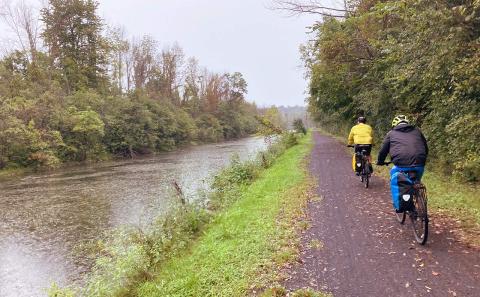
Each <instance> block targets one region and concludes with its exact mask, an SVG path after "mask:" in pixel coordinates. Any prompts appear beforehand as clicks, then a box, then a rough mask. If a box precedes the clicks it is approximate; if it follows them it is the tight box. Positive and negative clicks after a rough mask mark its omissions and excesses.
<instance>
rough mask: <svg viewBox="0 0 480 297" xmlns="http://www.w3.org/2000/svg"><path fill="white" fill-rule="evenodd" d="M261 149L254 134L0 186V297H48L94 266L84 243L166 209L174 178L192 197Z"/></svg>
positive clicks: (138, 223)
mask: <svg viewBox="0 0 480 297" xmlns="http://www.w3.org/2000/svg"><path fill="white" fill-rule="evenodd" d="M264 148H265V143H264V141H263V139H262V138H257V137H252V138H245V139H241V140H237V141H230V142H224V143H220V144H208V145H200V146H194V147H189V148H185V149H180V150H177V151H174V152H169V153H163V154H160V155H157V156H152V157H147V158H139V159H134V160H128V161H125V160H123V161H113V162H105V163H100V164H95V165H88V166H75V167H69V168H62V169H60V170H55V171H53V172H49V173H46V174H34V175H28V176H25V177H22V178H16V179H10V180H6V181H2V182H0V296H1V297H37V296H46V291H45V288H48V287H50V285H51V284H52V282H54V281H55V282H56V283H58V284H60V285H67V284H71V283H72V282H76V281H79V280H81V279H82V276H83V275H84V274H85V273H86V272H87V271H88V268H89V267H90V265H91V259H90V260H89V259H88V257H86V256H85V253H84V252H82V251H81V244H82V243H84V242H86V241H89V240H95V239H100V238H101V236H102V234H104V232H105V231H107V230H109V229H111V228H115V227H119V226H122V225H129V226H131V225H134V226H139V227H141V226H145V225H146V224H148V223H150V222H151V221H152V220H153V218H155V217H157V216H158V215H159V214H161V213H162V212H164V211H165V210H166V209H167V208H168V205H171V201H170V199H171V197H172V195H171V193H172V181H174V180H175V181H176V182H177V183H178V184H179V185H180V187H181V188H182V190H183V191H184V193H185V195H186V196H187V198H188V199H194V197H195V193H197V191H198V189H202V188H206V187H207V186H208V183H209V181H208V178H209V177H211V176H212V174H214V173H215V172H218V171H219V170H220V169H221V168H222V167H225V166H226V165H227V164H228V163H229V162H230V159H231V156H232V155H233V154H238V155H239V156H240V158H241V159H246V158H249V157H251V156H253V155H254V154H255V153H256V152H257V151H259V150H262V149H264ZM79 247H80V248H79Z"/></svg>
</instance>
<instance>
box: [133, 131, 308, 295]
mask: <svg viewBox="0 0 480 297" xmlns="http://www.w3.org/2000/svg"><path fill="white" fill-rule="evenodd" d="M311 144H312V140H311V136H310V135H309V136H308V137H304V138H302V140H301V141H300V144H299V145H296V146H294V147H292V148H290V149H288V150H287V151H286V152H285V153H284V154H283V155H282V156H280V157H279V158H278V159H277V160H276V162H275V163H274V164H273V166H272V167H270V168H269V169H267V170H265V171H264V172H262V173H261V175H260V176H259V178H258V179H257V180H255V182H253V183H252V184H251V185H249V186H242V187H241V188H240V190H241V197H240V199H239V200H238V201H236V202H235V203H234V204H233V205H232V206H231V207H229V208H227V209H226V210H224V211H222V212H221V213H220V214H219V215H217V216H216V218H215V220H214V221H213V222H212V223H211V224H210V225H209V227H208V228H207V229H206V230H205V231H204V234H203V235H202V236H201V237H200V238H199V240H198V241H197V242H196V243H195V244H194V245H193V246H192V248H191V249H189V250H188V251H187V252H185V253H184V254H182V255H180V256H178V257H175V258H173V259H171V260H169V261H168V262H167V263H164V264H163V265H162V266H161V268H160V269H159V270H158V272H157V273H158V275H157V277H156V278H155V279H154V280H152V281H148V282H146V283H144V284H142V285H141V286H139V288H138V289H137V295H138V296H143V297H147V296H148V297H151V296H182V297H185V296H245V295H248V294H254V293H255V290H257V289H258V288H259V287H261V286H262V285H265V284H266V283H265V282H264V281H263V280H262V275H265V272H266V271H270V269H266V267H273V264H274V263H281V262H282V261H283V262H285V261H289V260H291V259H292V257H294V256H295V245H292V246H291V247H290V248H289V247H288V246H289V245H291V240H292V238H293V237H294V236H293V235H292V234H293V233H294V230H293V229H294V225H295V224H293V225H290V226H286V224H285V223H283V224H282V223H279V221H281V222H288V221H290V220H289V219H288V218H291V217H293V216H295V214H300V213H301V212H302V209H304V203H305V201H306V199H303V198H299V197H305V196H306V195H300V194H299V195H298V196H296V195H292V194H295V193H297V192H296V191H300V192H302V193H304V192H305V189H306V183H307V182H308V178H307V173H306V171H305V170H304V166H303V165H302V164H303V162H302V160H304V158H305V156H306V155H307V154H308V152H309V151H310V149H311ZM297 194H298V193H297ZM295 201H297V203H295ZM302 201H304V202H302ZM266 273H267V274H268V273H269V272H266ZM269 277H270V276H269ZM269 277H265V281H266V280H267V279H269Z"/></svg>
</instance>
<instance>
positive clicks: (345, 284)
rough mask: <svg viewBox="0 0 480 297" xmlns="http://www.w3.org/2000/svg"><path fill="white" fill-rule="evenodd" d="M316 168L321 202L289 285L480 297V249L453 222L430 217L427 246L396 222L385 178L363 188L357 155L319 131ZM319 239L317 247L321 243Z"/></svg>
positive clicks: (349, 292)
mask: <svg viewBox="0 0 480 297" xmlns="http://www.w3.org/2000/svg"><path fill="white" fill-rule="evenodd" d="M314 140H315V147H314V149H313V151H312V155H311V163H310V170H311V173H312V175H313V176H314V177H315V178H316V179H317V181H318V184H319V188H318V195H320V196H321V197H323V199H322V200H321V201H317V202H311V203H310V204H309V210H308V211H309V215H310V218H311V228H309V229H308V230H307V231H306V232H305V233H304V234H303V235H302V236H303V237H302V249H301V257H300V261H299V263H298V264H297V265H294V266H293V267H292V268H291V269H290V271H288V274H289V277H288V279H287V280H286V281H285V286H286V287H287V288H288V289H289V290H296V289H300V288H312V289H316V290H322V291H327V292H332V293H333V295H334V296H336V297H341V296H355V297H362V296H480V252H479V251H478V250H475V249H473V248H469V247H467V246H465V245H463V244H460V243H459V242H458V240H457V239H456V237H455V235H454V233H452V232H451V230H449V225H448V224H443V223H440V220H437V219H436V218H435V217H432V218H431V221H430V227H431V228H430V234H429V240H428V243H427V245H426V246H419V245H418V244H416V243H415V242H414V238H413V233H412V229H411V224H410V222H409V221H408V218H407V222H406V224H405V225H403V226H402V225H400V224H399V223H397V221H396V220H395V216H394V213H393V210H392V206H391V198H390V194H389V190H388V185H387V183H386V182H385V181H384V180H383V179H381V178H379V177H375V176H374V177H373V178H372V180H371V184H370V188H369V189H365V188H364V187H363V184H361V183H360V181H359V178H358V177H356V176H355V175H354V174H353V172H352V170H351V165H350V164H351V157H350V155H349V154H348V153H347V151H346V148H345V147H344V146H343V145H342V144H340V143H339V142H337V141H335V140H334V139H332V138H330V137H327V136H323V135H320V134H319V133H317V132H316V133H315V134H314ZM318 241H320V242H321V244H319V242H318Z"/></svg>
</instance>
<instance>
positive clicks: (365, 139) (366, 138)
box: [348, 117, 373, 174]
mask: <svg viewBox="0 0 480 297" xmlns="http://www.w3.org/2000/svg"><path fill="white" fill-rule="evenodd" d="M353 144H354V145H355V153H358V152H361V151H362V150H366V151H367V156H368V160H369V161H370V163H371V162H372V160H371V156H370V154H371V152H372V144H373V129H372V127H370V125H367V119H366V118H365V117H359V118H358V120H357V125H355V126H353V127H352V129H351V130H350V134H349V135H348V145H353ZM354 157H355V156H354ZM355 163H356V162H355V159H354V160H353V162H352V166H353V170H354V171H356V172H357V174H358V173H359V171H360V170H361V168H359V167H358V166H355ZM370 172H373V168H371V167H370Z"/></svg>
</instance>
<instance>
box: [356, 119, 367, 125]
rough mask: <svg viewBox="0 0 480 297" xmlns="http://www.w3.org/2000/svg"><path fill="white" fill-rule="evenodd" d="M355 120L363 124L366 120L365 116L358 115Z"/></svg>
mask: <svg viewBox="0 0 480 297" xmlns="http://www.w3.org/2000/svg"><path fill="white" fill-rule="evenodd" d="M357 122H358V123H364V124H365V123H366V122H367V118H366V117H358V119H357Z"/></svg>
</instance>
